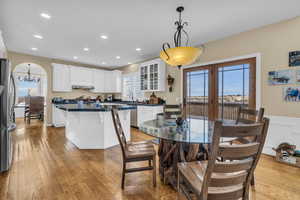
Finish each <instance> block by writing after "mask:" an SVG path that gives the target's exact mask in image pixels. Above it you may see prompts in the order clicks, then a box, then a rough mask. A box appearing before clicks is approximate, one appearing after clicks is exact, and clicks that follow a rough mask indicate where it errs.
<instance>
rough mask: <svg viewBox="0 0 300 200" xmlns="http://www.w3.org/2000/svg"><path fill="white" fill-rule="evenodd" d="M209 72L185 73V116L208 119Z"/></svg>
mask: <svg viewBox="0 0 300 200" xmlns="http://www.w3.org/2000/svg"><path fill="white" fill-rule="evenodd" d="M208 72H209V70H197V71H192V72H187V73H186V87H187V88H186V116H187V117H192V118H208V95H209V85H208V83H209V81H208V75H209V73H208Z"/></svg>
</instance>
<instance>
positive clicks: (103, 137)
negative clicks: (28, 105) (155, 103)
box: [55, 104, 136, 149]
mask: <svg viewBox="0 0 300 200" xmlns="http://www.w3.org/2000/svg"><path fill="white" fill-rule="evenodd" d="M55 106H56V107H57V108H58V109H60V110H63V111H64V112H65V115H66V116H65V117H66V124H65V134H66V137H67V139H68V140H70V141H71V142H72V143H73V144H74V145H76V146H77V147H78V148H79V149H107V148H109V147H112V146H115V145H117V144H119V141H118V138H117V135H116V133H115V128H114V125H113V121H112V116H111V108H112V106H115V107H117V108H118V110H119V116H120V120H121V124H122V127H123V130H124V134H125V136H126V139H127V140H128V141H130V111H131V110H132V109H136V107H135V106H130V105H116V104H114V105H100V106H99V105H96V104H83V105H79V104H58V105H55Z"/></svg>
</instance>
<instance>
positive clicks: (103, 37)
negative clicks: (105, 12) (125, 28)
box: [100, 35, 108, 40]
mask: <svg viewBox="0 0 300 200" xmlns="http://www.w3.org/2000/svg"><path fill="white" fill-rule="evenodd" d="M100 37H101V38H102V39H104V40H106V39H107V38H108V37H107V35H101V36H100Z"/></svg>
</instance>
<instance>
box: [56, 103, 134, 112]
mask: <svg viewBox="0 0 300 200" xmlns="http://www.w3.org/2000/svg"><path fill="white" fill-rule="evenodd" d="M56 107H57V108H58V109H61V110H64V111H67V112H110V111H111V109H110V108H103V107H99V108H95V107H94V108H84V107H83V108H68V107H66V106H62V105H56ZM134 109H136V107H135V106H126V107H125V106H124V107H119V108H118V110H134Z"/></svg>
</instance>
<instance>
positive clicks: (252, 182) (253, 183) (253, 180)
mask: <svg viewBox="0 0 300 200" xmlns="http://www.w3.org/2000/svg"><path fill="white" fill-rule="evenodd" d="M250 184H251V186H255V179H254V174H253V175H252V177H251V182H250Z"/></svg>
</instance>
